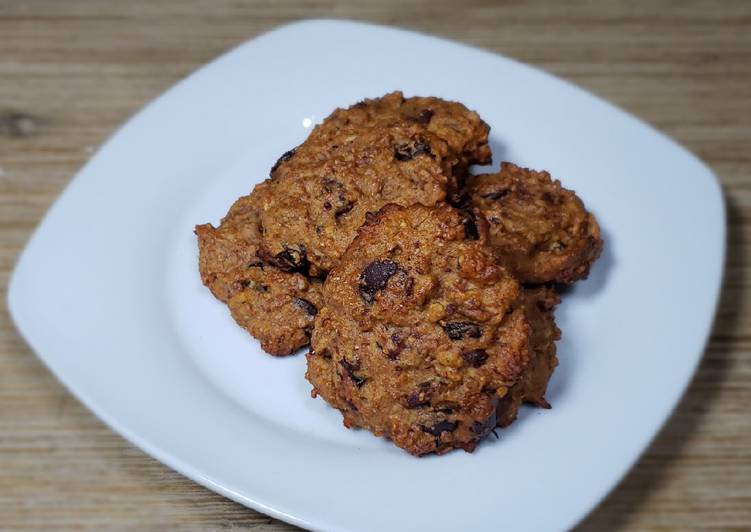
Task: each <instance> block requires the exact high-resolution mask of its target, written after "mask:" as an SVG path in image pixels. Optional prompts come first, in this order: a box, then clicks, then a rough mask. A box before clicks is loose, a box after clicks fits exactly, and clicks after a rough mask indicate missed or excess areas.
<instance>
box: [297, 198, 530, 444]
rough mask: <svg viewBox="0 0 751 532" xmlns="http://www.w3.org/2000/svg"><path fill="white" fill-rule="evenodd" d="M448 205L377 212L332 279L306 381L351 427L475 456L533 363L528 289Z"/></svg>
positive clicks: (397, 441)
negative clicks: (501, 407)
mask: <svg viewBox="0 0 751 532" xmlns="http://www.w3.org/2000/svg"><path fill="white" fill-rule="evenodd" d="M467 226H468V223H467V217H466V216H464V215H463V214H462V213H461V212H459V211H458V210H456V209H454V208H452V207H449V206H447V205H445V204H441V205H438V206H435V207H425V206H422V205H413V206H411V207H407V208H405V207H402V206H398V205H388V206H386V207H384V208H383V209H381V210H380V211H379V213H378V214H377V215H374V216H371V217H370V219H369V220H368V222H367V223H366V224H365V225H364V226H363V227H362V229H361V230H360V231H359V233H358V236H357V238H356V239H355V240H354V241H353V242H352V244H351V245H350V246H349V248H348V249H347V251H346V253H345V254H344V255H343V256H342V259H341V261H340V264H339V265H338V266H337V267H336V268H334V269H333V270H332V271H331V272H330V274H329V276H328V278H327V279H326V282H325V284H324V305H323V307H322V308H321V310H320V312H319V313H318V315H317V317H316V323H315V329H314V332H313V338H312V344H311V351H310V353H309V354H308V357H307V361H308V371H307V374H306V377H307V378H308V380H309V381H310V382H311V383H312V384H313V395H314V396H315V395H320V396H321V397H323V398H324V399H325V400H326V401H327V402H329V403H330V404H331V405H332V406H334V407H335V408H337V409H339V410H340V411H341V413H342V415H343V417H344V424H345V426H347V427H362V428H366V429H368V430H370V431H372V432H373V433H374V434H376V435H379V436H386V437H388V438H390V439H391V440H392V441H393V442H394V443H395V444H396V445H397V446H399V447H401V448H403V449H405V450H407V451H408V452H410V453H412V454H415V455H423V454H427V453H433V452H435V453H444V452H447V451H449V450H451V449H453V448H462V449H464V450H466V451H472V450H473V449H474V448H475V446H476V445H477V443H478V442H479V441H480V440H481V439H482V438H484V437H485V436H486V435H487V434H488V433H489V432H490V431H491V430H492V429H493V428H494V427H495V426H496V424H497V417H496V412H497V408H498V405H499V402H500V401H502V400H503V398H504V397H505V396H506V395H507V394H508V393H509V392H510V390H511V389H512V388H513V387H514V386H515V385H516V384H517V383H518V382H520V379H522V378H523V376H524V373H525V370H526V369H527V368H528V367H529V366H530V364H532V362H533V357H534V355H533V352H532V350H531V348H530V325H529V321H528V319H527V317H526V311H525V301H524V293H523V291H522V288H521V286H520V285H519V283H518V282H517V281H516V280H514V278H513V277H511V275H509V274H508V273H507V271H506V270H505V269H504V268H503V267H501V266H499V265H498V264H497V261H496V259H495V257H494V256H493V253H492V251H491V250H490V249H489V248H487V247H486V246H485V245H484V243H483V237H484V235H481V234H480V235H478V234H477V233H478V232H482V231H483V230H484V229H483V227H479V228H478V227H474V229H470V230H468V227H467Z"/></svg>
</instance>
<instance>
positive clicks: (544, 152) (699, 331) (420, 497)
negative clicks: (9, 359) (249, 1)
mask: <svg viewBox="0 0 751 532" xmlns="http://www.w3.org/2000/svg"><path fill="white" fill-rule="evenodd" d="M392 89H403V90H404V91H405V92H406V93H407V94H410V95H411V94H423V95H438V96H442V97H445V98H450V99H456V100H461V101H462V102H465V103H466V104H467V105H468V106H469V107H470V108H475V109H477V110H478V111H479V112H480V114H481V115H482V116H483V117H484V118H485V120H486V121H487V122H488V123H489V124H490V125H491V126H492V127H493V130H492V147H493V149H494V157H495V160H496V161H500V160H501V159H508V160H511V161H515V162H517V163H519V164H522V165H528V166H531V167H534V168H544V169H548V170H550V171H551V172H552V174H553V175H554V176H556V177H559V178H560V179H562V180H563V182H564V184H565V185H566V186H568V187H570V188H573V189H575V190H576V191H577V192H578V193H579V194H580V195H581V197H582V198H583V199H584V201H585V202H586V204H587V205H588V206H589V207H591V209H592V210H593V211H594V212H595V214H596V215H597V218H598V219H599V221H600V223H601V225H602V229H603V234H604V238H605V252H604V255H603V257H602V258H601V259H600V261H599V262H598V263H597V265H596V266H595V268H594V270H593V272H592V274H591V276H590V279H589V280H588V281H586V282H582V283H579V284H577V285H576V287H575V289H574V290H573V292H572V293H571V294H569V295H568V296H567V297H566V298H565V302H564V304H563V305H562V306H561V307H560V309H559V311H558V313H557V315H558V320H559V323H560V326H561V328H562V329H563V332H564V339H563V340H562V341H561V342H560V344H559V354H560V360H561V364H560V366H559V369H558V370H557V371H556V373H555V376H554V377H553V380H552V382H551V386H550V391H549V395H548V398H549V400H550V401H551V403H552V404H553V409H552V410H550V411H543V410H534V409H525V410H524V411H523V412H522V414H521V416H520V419H519V420H518V421H517V422H516V423H515V424H514V425H513V426H512V427H511V428H510V429H508V430H504V431H501V433H500V434H501V437H500V440H498V441H488V442H487V443H484V444H483V445H481V446H480V447H479V448H478V450H477V451H476V452H475V453H474V454H466V453H463V452H452V453H450V454H448V455H446V456H443V457H429V458H422V459H417V458H413V457H411V456H409V455H407V454H406V453H404V452H402V451H400V450H399V449H397V448H395V447H394V446H392V445H390V444H388V443H387V442H385V441H384V440H381V439H377V438H375V437H373V436H371V435H370V434H369V433H367V432H364V431H348V430H346V429H344V427H342V425H341V416H340V415H339V414H338V413H337V412H335V411H334V410H332V409H330V408H328V407H327V406H326V405H325V404H324V403H323V401H321V400H312V399H310V397H309V395H308V394H309V390H310V386H309V384H308V383H307V382H306V381H305V379H304V378H303V373H304V365H305V361H304V357H303V356H300V355H298V356H296V357H290V358H286V359H277V358H272V357H269V356H268V355H265V354H263V353H262V352H261V350H260V349H259V346H258V344H257V343H256V342H255V341H253V340H251V339H250V338H249V337H248V336H247V334H246V333H245V332H244V331H242V330H241V329H240V328H238V327H237V326H236V325H235V324H234V323H233V322H232V320H231V319H230V317H229V315H228V312H227V310H226V308H225V307H224V306H223V305H222V304H220V303H218V302H217V301H215V300H214V299H213V298H212V297H211V295H210V294H209V292H208V291H207V290H206V289H205V288H203V287H202V286H201V284H200V282H199V278H198V273H197V271H196V243H195V238H194V235H193V233H192V229H193V225H194V224H196V223H200V222H205V221H214V222H216V221H218V220H219V218H220V217H221V216H222V215H223V214H224V212H225V211H226V209H227V208H228V206H229V205H230V203H231V202H232V201H233V200H234V199H235V198H236V197H238V196H240V195H242V194H245V193H247V192H248V191H249V190H250V189H251V187H252V186H253V184H255V183H256V182H258V181H260V180H262V179H263V178H264V177H265V176H266V175H267V173H268V169H269V167H270V166H271V165H272V164H273V162H274V161H275V159H276V157H277V156H278V155H279V154H280V153H282V152H284V151H285V150H287V149H288V148H290V147H292V146H295V145H296V144H298V143H299V142H300V141H302V140H303V139H304V138H305V136H306V135H307V133H308V130H309V127H310V123H311V122H315V121H318V120H320V119H321V118H322V117H324V116H326V115H327V114H328V113H329V112H330V111H331V110H332V109H333V108H335V107H336V106H340V105H347V104H351V103H354V102H356V101H357V100H359V99H361V98H363V97H365V96H378V95H380V94H383V93H385V92H387V91H390V90H392ZM724 228H725V216H724V204H723V199H722V194H721V191H720V188H719V186H718V184H717V182H716V181H715V179H714V177H713V175H712V173H711V171H710V170H709V169H708V168H707V167H706V166H704V165H703V164H702V163H701V162H700V161H699V160H697V159H696V158H695V157H694V156H693V155H691V154H690V153H688V152H687V151H685V150H684V149H683V148H681V147H680V146H678V145H676V144H675V143H673V142H672V141H670V140H669V139H668V138H666V137H664V136H663V135H661V134H660V133H658V132H656V131H655V130H653V129H652V128H650V127H649V126H646V125H645V124H643V123H641V122H639V121H638V120H636V119H634V118H633V117H631V116H629V115H627V114H625V113H624V112H622V111H620V110H618V109H616V108H615V107H613V106H611V105H609V104H607V103H605V102H603V101H601V100H599V99H597V98H595V97H594V96H592V95H590V94H588V93H586V92H584V91H582V90H580V89H578V88H576V87H573V86H571V85H569V84H567V83H565V82H563V81H560V80H558V79H556V78H553V77H551V76H549V75H548V74H545V73H543V72H540V71H538V70H535V69H532V68H530V67H527V66H524V65H521V64H519V63H516V62H514V61H511V60H509V59H505V58H502V57H499V56H496V55H492V54H489V53H487V52H483V51H479V50H475V49H473V48H467V47H466V46H461V45H458V44H454V43H451V42H447V41H443V40H438V39H435V38H431V37H426V36H423V35H417V34H414V33H408V32H404V31H398V30H394V29H388V28H381V27H375V26H369V25H363V24H356V23H350V22H333V21H312V22H303V23H299V24H293V25H290V26H285V27H283V28H280V29H278V30H275V31H273V32H271V33H268V34H266V35H263V36H261V37H259V38H257V39H254V40H253V41H251V42H248V43H246V44H244V45H243V46H240V47H239V48H237V49H235V50H233V51H231V52H230V53H228V54H226V55H224V56H223V57H221V58H220V59H218V60H216V61H214V62H213V63H211V64H210V65H208V66H206V67H204V68H202V69H201V70H199V71H198V72H196V73H195V74H193V75H192V76H191V77H189V78H188V79H187V80H185V81H183V82H181V83H179V84H178V85H177V86H175V87H174V88H172V89H171V90H169V91H167V92H166V93H165V94H164V95H163V96H161V97H160V98H158V99H157V100H156V101H154V102H153V103H151V104H150V105H148V106H147V107H146V108H145V109H144V110H143V111H142V112H140V113H139V114H138V115H137V116H136V117H135V118H133V119H132V120H130V121H129V122H128V123H127V124H126V125H125V126H124V127H123V128H122V129H121V130H120V131H119V132H118V133H117V134H115V136H114V137H113V138H112V139H111V140H110V141H109V142H108V143H107V144H106V145H105V146H104V147H103V148H102V149H101V150H100V152H99V153H98V154H97V155H96V157H94V158H93V159H92V160H91V161H90V162H89V163H88V164H87V165H86V166H85V168H83V170H81V172H80V173H79V174H78V176H76V178H75V179H74V180H73V182H72V183H71V184H70V186H69V187H68V188H67V190H66V191H65V192H64V194H63V195H62V197H61V198H60V199H59V200H58V201H57V203H56V204H55V205H54V207H53V208H52V209H51V211H50V212H49V214H48V215H47V217H46V218H45V220H44V222H43V223H42V225H41V227H40V228H39V229H38V230H37V232H36V234H35V235H34V237H33V238H32V240H31V242H29V244H28V246H27V248H26V250H25V251H24V253H23V255H22V256H21V259H20V261H19V263H18V266H17V268H16V271H15V273H14V276H13V279H12V282H11V285H10V294H9V304H10V309H11V312H12V314H13V316H14V318H15V320H16V323H17V325H18V328H19V329H20V330H21V332H22V333H23V335H24V336H25V337H26V339H27V340H28V342H29V343H30V344H31V346H32V347H33V348H34V349H35V351H36V352H37V353H38V354H39V356H40V357H41V358H42V360H44V362H45V363H46V364H47V365H48V366H49V367H50V369H51V370H52V371H53V372H54V373H55V374H56V375H57V376H58V377H59V378H60V380H61V381H63V382H64V383H65V384H66V385H67V386H68V388H69V389H70V390H71V391H72V392H73V393H74V394H75V395H76V396H77V397H78V398H79V399H80V400H81V401H83V402H84V403H85V404H86V405H88V407H89V408H91V409H92V410H93V411H94V412H95V413H96V414H97V415H98V416H99V417H101V418H102V419H103V420H104V421H106V422H107V423H108V424H109V425H110V426H111V427H112V428H114V429H115V430H116V431H118V432H119V433H121V434H122V435H123V436H125V437H126V438H128V439H129V440H130V441H132V442H133V443H135V444H136V445H138V446H139V447H141V448H142V449H143V450H145V451H146V452H148V453H149V454H151V455H153V456H154V457H156V458H157V459H159V460H161V461H162V462H164V463H165V464H168V465H169V466H171V467H173V468H175V469H176V470H178V471H180V472H181V473H183V474H185V475H187V476H188V477H190V478H192V479H194V480H195V481H196V482H199V483H200V484H203V485H205V486H207V487H209V488H210V489H212V490H215V491H217V492H219V493H222V494H224V495H226V496H227V497H230V498H232V499H234V500H236V501H239V502H241V503H243V504H246V505H248V506H250V507H252V508H255V509H257V510H260V511H262V512H265V513H268V514H270V515H273V516H275V517H278V518H281V519H284V520H286V521H289V522H292V523H295V524H298V525H300V526H303V527H310V528H317V529H327V530H388V529H395V528H398V529H409V530H425V529H429V530H483V529H498V528H501V527H502V528H505V529H509V530H552V529H563V528H567V527H570V526H572V525H574V524H575V523H576V522H577V521H578V520H579V519H581V518H582V517H583V516H584V515H585V514H586V513H587V512H588V511H589V510H590V509H592V508H593V507H594V506H595V505H596V504H597V502H598V501H599V500H600V499H601V498H602V497H603V496H604V495H605V494H606V493H607V492H608V490H610V489H611V488H612V487H613V486H614V485H615V484H616V483H617V482H618V480H619V479H620V478H621V476H622V475H623V474H624V473H625V472H626V471H627V470H628V468H629V467H630V466H631V465H632V464H633V463H634V461H635V460H636V458H637V457H638V456H639V454H640V453H641V452H642V451H643V450H644V449H645V447H646V446H647V444H648V443H649V442H650V440H651V439H652V437H653V436H654V435H655V433H656V432H657V430H658V429H659V428H660V426H661V425H662V423H663V422H664V421H665V420H666V418H667V417H668V415H669V414H670V412H671V410H672V409H673V407H674V406H675V404H676V402H677V401H678V399H679V397H680V395H681V393H682V392H683V390H684V389H685V388H686V385H687V383H688V382H689V380H690V379H691V376H692V374H693V371H694V369H695V367H696V365H697V362H698V361H699V359H700V357H701V354H702V351H703V349H704V344H705V342H706V340H707V336H708V333H709V330H710V326H711V323H712V318H713V314H714V309H715V305H716V302H717V296H718V291H719V286H720V278H721V273H722V267H723V257H724V242H725V238H724V231H725V229H724Z"/></svg>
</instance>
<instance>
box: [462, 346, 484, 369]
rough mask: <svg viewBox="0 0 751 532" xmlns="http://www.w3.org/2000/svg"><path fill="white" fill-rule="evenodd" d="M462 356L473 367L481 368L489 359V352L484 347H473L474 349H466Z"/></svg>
mask: <svg viewBox="0 0 751 532" xmlns="http://www.w3.org/2000/svg"><path fill="white" fill-rule="evenodd" d="M462 357H463V358H464V360H466V361H467V364H469V365H470V366H472V367H473V368H479V367H480V366H482V365H483V364H485V362H486V361H487V360H488V353H487V352H486V351H485V350H484V349H473V350H472V351H464V352H463V353H462Z"/></svg>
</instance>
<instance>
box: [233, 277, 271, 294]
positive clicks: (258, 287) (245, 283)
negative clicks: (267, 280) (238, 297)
mask: <svg viewBox="0 0 751 532" xmlns="http://www.w3.org/2000/svg"><path fill="white" fill-rule="evenodd" d="M238 283H239V284H240V286H241V287H242V288H250V289H252V290H255V291H256V292H268V290H269V287H268V286H266V285H263V284H261V283H257V282H255V281H253V280H251V279H242V280H240V281H238Z"/></svg>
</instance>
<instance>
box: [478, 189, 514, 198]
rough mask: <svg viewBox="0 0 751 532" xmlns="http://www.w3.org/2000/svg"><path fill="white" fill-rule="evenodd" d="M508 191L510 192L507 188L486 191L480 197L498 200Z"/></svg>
mask: <svg viewBox="0 0 751 532" xmlns="http://www.w3.org/2000/svg"><path fill="white" fill-rule="evenodd" d="M509 192H511V191H510V190H509V189H507V188H501V189H499V190H494V191H493V192H488V193H487V194H483V195H482V197H483V198H485V199H490V200H499V199H503V198H504V197H505V196H506V195H507V194H508V193H509Z"/></svg>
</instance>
